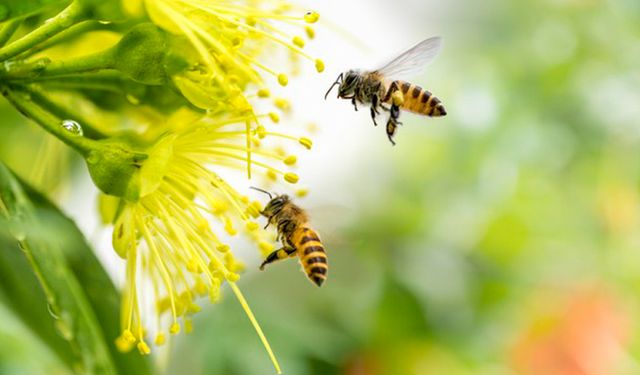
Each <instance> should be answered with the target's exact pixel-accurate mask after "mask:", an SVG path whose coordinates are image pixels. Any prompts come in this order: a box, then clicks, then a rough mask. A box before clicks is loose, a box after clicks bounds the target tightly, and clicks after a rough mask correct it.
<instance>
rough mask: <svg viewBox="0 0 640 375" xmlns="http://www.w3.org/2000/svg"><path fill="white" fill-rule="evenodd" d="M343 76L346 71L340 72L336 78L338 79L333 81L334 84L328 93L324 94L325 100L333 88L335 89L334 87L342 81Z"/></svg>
mask: <svg viewBox="0 0 640 375" xmlns="http://www.w3.org/2000/svg"><path fill="white" fill-rule="evenodd" d="M343 77H344V73H340V75H339V76H338V78H336V81H335V82H334V83H333V85H331V87H329V91H327V93H326V94H324V100H327V97H328V96H329V93H330V92H331V90H333V88H334V87H335V86H336V85H339V84H340V82H342V79H343Z"/></svg>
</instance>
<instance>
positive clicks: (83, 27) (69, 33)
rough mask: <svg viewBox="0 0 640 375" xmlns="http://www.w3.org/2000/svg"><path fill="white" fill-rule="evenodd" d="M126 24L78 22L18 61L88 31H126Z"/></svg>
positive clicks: (26, 52)
mask: <svg viewBox="0 0 640 375" xmlns="http://www.w3.org/2000/svg"><path fill="white" fill-rule="evenodd" d="M128 25H129V24H128V23H115V22H103V21H96V20H87V21H82V22H79V23H77V24H75V25H73V26H71V27H70V28H68V29H66V30H64V31H62V32H60V33H59V34H58V35H55V36H54V37H52V38H50V39H48V40H47V41H45V42H43V43H40V44H38V45H37V46H34V47H33V48H31V49H29V50H28V51H25V52H24V53H22V54H21V55H20V59H26V58H27V57H30V56H33V55H34V54H36V53H38V52H41V51H44V50H46V49H48V48H51V47H53V46H55V45H58V44H60V43H62V42H66V41H68V40H69V39H71V38H74V37H76V36H78V35H81V34H85V33H88V32H90V31H100V30H109V31H121V30H126V27H128Z"/></svg>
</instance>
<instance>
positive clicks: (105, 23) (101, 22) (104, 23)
mask: <svg viewBox="0 0 640 375" xmlns="http://www.w3.org/2000/svg"><path fill="white" fill-rule="evenodd" d="M98 23H99V24H101V25H111V24H112V23H113V22H111V21H104V20H102V21H98Z"/></svg>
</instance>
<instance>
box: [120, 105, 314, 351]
mask: <svg viewBox="0 0 640 375" xmlns="http://www.w3.org/2000/svg"><path fill="white" fill-rule="evenodd" d="M179 113H181V114H182V115H183V116H185V117H187V118H190V115H188V114H186V113H185V112H184V111H180V112H179ZM264 116H267V117H268V114H265V115H264ZM255 117H256V116H253V115H246V116H240V117H226V118H223V119H213V118H211V117H203V118H201V119H200V120H198V121H196V122H194V123H192V124H189V125H185V126H182V127H181V128H180V129H177V130H174V131H172V132H170V133H168V134H165V135H164V136H162V137H161V138H160V139H159V140H158V141H157V142H156V143H155V145H154V146H153V147H152V148H151V149H150V150H149V151H148V155H149V157H148V159H146V160H145V161H144V162H143V164H142V166H141V169H140V185H141V187H140V198H139V200H137V201H135V202H132V201H126V200H121V201H120V202H119V208H118V212H119V213H118V215H117V219H116V220H115V224H114V231H113V246H114V249H115V251H116V252H117V253H118V255H120V256H121V257H122V258H123V259H125V260H126V264H127V266H126V286H125V291H124V293H123V303H122V322H121V324H122V329H123V330H122V335H121V336H120V338H119V339H118V346H119V347H120V348H121V349H123V350H128V349H131V348H133V346H134V344H136V343H137V345H136V346H137V347H138V349H139V351H140V352H141V353H143V354H147V353H149V352H150V351H151V349H150V347H149V340H148V338H147V337H146V334H147V333H150V332H154V331H155V339H154V340H153V341H154V342H155V343H156V345H161V344H163V343H164V342H165V340H166V334H167V332H168V333H169V334H177V333H178V332H180V330H181V323H182V324H183V325H185V327H186V326H187V325H189V326H190V324H191V320H190V316H191V315H192V314H194V313H196V312H198V311H199V310H200V307H199V306H198V304H197V300H198V298H199V297H203V296H208V297H209V299H210V300H211V301H213V302H215V301H217V300H218V299H219V297H220V287H221V285H222V284H223V283H224V282H227V283H229V285H230V286H231V288H232V290H233V292H234V293H235V294H236V296H237V297H238V298H239V300H240V301H241V303H243V304H244V306H245V308H246V311H247V313H248V314H249V316H250V318H251V319H252V321H253V322H254V326H255V327H256V329H257V330H258V332H259V334H260V335H261V337H263V336H262V334H261V331H260V329H259V327H258V326H257V323H255V320H254V319H253V316H252V314H251V312H250V310H248V307H247V306H246V302H244V299H243V298H242V295H241V294H240V292H239V290H238V289H237V287H236V286H235V284H234V282H235V281H237V280H238V278H239V274H238V272H239V271H240V270H241V269H242V268H243V265H242V264H241V262H239V261H238V260H237V259H236V258H235V256H234V254H233V252H232V249H231V248H230V246H229V245H228V244H227V242H226V241H225V240H226V239H228V238H230V237H232V236H234V235H236V234H237V233H240V232H242V233H244V234H246V235H247V236H248V237H249V238H250V239H252V240H253V241H254V242H255V243H256V245H257V247H258V248H259V249H260V250H261V251H262V252H263V253H268V252H270V251H272V250H273V246H272V245H271V242H272V238H271V237H270V236H269V235H268V234H267V233H266V232H265V231H263V230H262V229H261V228H260V226H259V225H258V224H257V222H256V218H258V217H259V215H260V211H261V208H262V206H261V204H260V203H259V202H257V201H252V200H250V199H249V198H248V197H247V196H245V195H243V194H241V193H240V192H238V191H237V190H236V189H234V188H233V187H232V186H231V185H230V184H229V183H227V182H226V181H225V179H223V178H222V177H221V176H220V175H219V172H220V171H221V170H229V169H244V168H245V167H246V165H247V164H248V163H249V158H248V157H247V147H246V140H245V138H246V137H247V132H246V123H247V122H248V121H252V120H254V119H255ZM257 117H263V116H257ZM248 137H249V140H250V142H251V143H254V144H256V143H258V144H259V145H257V146H256V145H254V146H253V156H252V159H253V160H252V163H253V164H254V165H255V169H256V171H257V172H258V173H257V174H259V175H262V176H271V175H275V176H276V177H278V176H279V177H280V178H282V179H283V180H284V181H287V182H290V183H295V182H297V180H298V176H297V175H296V174H294V173H293V172H291V171H290V170H289V168H290V167H291V166H292V165H294V164H295V162H296V160H297V157H296V156H294V155H290V154H287V153H286V152H282V150H283V149H282V147H279V146H278V147H276V146H275V143H277V142H271V141H272V140H278V139H280V140H285V141H288V142H290V143H292V144H294V145H295V143H299V145H297V146H296V147H298V148H299V149H300V150H303V149H304V147H302V145H304V141H303V140H304V139H306V138H296V137H292V136H289V135H287V134H282V133H275V132H270V131H268V130H267V129H266V128H265V127H264V126H260V127H256V128H253V129H250V131H249V133H248ZM269 144H273V147H269V146H267V145H269ZM215 223H217V225H216V224H215ZM216 228H222V230H219V229H216ZM149 295H152V296H153V300H154V301H155V313H154V314H153V316H145V314H144V313H143V311H144V308H143V305H144V304H143V301H144V298H148V296H149ZM185 330H186V329H185ZM264 343H265V345H266V347H267V348H268V344H267V343H266V341H264ZM268 350H269V349H268ZM269 353H270V355H271V352H270V350H269Z"/></svg>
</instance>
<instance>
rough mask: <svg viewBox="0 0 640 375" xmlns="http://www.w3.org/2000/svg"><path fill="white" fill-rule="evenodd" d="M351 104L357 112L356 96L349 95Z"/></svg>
mask: <svg viewBox="0 0 640 375" xmlns="http://www.w3.org/2000/svg"><path fill="white" fill-rule="evenodd" d="M351 104H353V108H355V109H356V112H358V103H356V97H355V96H352V97H351Z"/></svg>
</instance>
